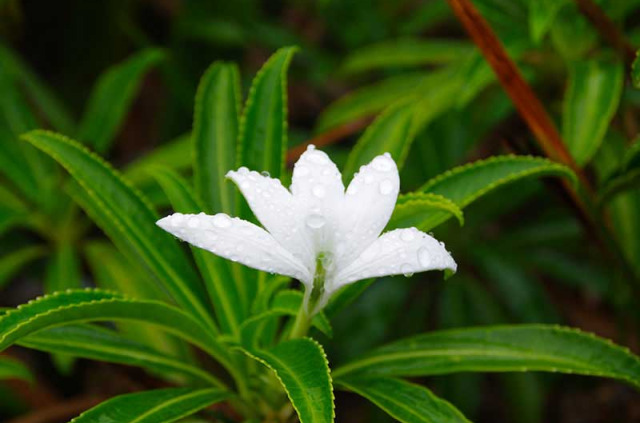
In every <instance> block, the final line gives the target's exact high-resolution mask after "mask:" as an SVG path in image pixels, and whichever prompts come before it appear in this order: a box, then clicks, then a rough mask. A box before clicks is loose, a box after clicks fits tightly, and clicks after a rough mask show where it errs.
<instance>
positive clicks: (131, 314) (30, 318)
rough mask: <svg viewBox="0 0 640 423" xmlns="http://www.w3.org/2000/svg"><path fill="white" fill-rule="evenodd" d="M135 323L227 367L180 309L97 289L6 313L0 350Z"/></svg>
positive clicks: (0, 322) (0, 324)
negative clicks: (53, 332) (78, 328)
mask: <svg viewBox="0 0 640 423" xmlns="http://www.w3.org/2000/svg"><path fill="white" fill-rule="evenodd" d="M112 320H115V321H119V320H125V321H138V322H144V323H150V324H153V325H156V326H158V327H161V328H162V329H164V330H166V331H167V332H169V333H172V334H174V335H176V336H178V337H179V338H182V339H184V340H186V341H188V342H190V343H192V344H194V345H196V346H198V347H200V348H201V349H202V350H203V351H206V352H207V353H209V354H210V355H211V356H212V357H214V358H216V359H217V360H219V361H220V362H221V363H222V364H223V365H228V362H229V361H228V356H227V353H226V351H225V350H223V349H222V347H221V346H220V345H219V344H218V343H217V342H216V341H215V339H214V337H215V334H214V333H213V332H211V331H210V330H208V329H206V328H205V327H204V326H203V325H202V324H201V323H200V322H198V321H197V320H195V319H194V318H192V317H190V316H189V315H188V314H186V313H185V312H183V311H182V310H180V309H178V308H176V307H173V306H170V305H167V304H164V303H161V302H159V301H150V300H133V299H127V298H124V297H122V296H121V295H119V294H116V293H113V292H108V291H101V290H69V291H64V292H57V293H54V294H50V295H47V296H44V297H40V298H38V299H36V300H33V301H31V302H29V303H28V304H24V305H22V306H20V307H18V308H16V309H12V310H9V311H7V312H6V313H5V314H4V315H2V317H0V351H3V350H5V349H6V348H7V347H9V346H11V345H12V344H14V343H16V342H17V341H20V340H21V339H23V338H24V337H26V336H28V335H31V334H32V333H34V332H37V331H39V330H43V329H49V328H53V327H57V326H62V325H69V324H74V323H83V322H90V321H112Z"/></svg>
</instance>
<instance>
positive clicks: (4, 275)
mask: <svg viewBox="0 0 640 423" xmlns="http://www.w3.org/2000/svg"><path fill="white" fill-rule="evenodd" d="M46 253H47V250H46V249H45V248H44V247H42V246H40V245H34V246H29V247H24V248H20V249H17V250H15V251H12V252H9V253H7V254H4V255H3V256H2V257H1V258H0V288H2V287H3V286H4V285H6V284H7V283H9V282H10V281H11V278H12V277H13V276H14V275H15V274H16V273H18V272H19V271H20V270H21V269H22V268H24V267H25V266H26V265H28V264H29V263H31V262H32V261H34V260H36V259H38V258H40V257H42V256H44V255H45V254H46Z"/></svg>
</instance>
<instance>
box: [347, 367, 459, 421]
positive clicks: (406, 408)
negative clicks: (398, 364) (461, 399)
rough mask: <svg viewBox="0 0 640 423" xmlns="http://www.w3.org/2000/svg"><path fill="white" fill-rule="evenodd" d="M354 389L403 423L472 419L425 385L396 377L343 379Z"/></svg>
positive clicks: (351, 389) (348, 387) (349, 388)
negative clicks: (467, 417)
mask: <svg viewBox="0 0 640 423" xmlns="http://www.w3.org/2000/svg"><path fill="white" fill-rule="evenodd" d="M336 383H337V385H338V386H341V387H343V388H346V389H348V390H349V391H353V392H355V393H357V394H358V395H360V396H363V397H365V398H367V399H368V400H369V401H371V402H372V403H374V404H375V405H377V406H378V407H380V408H381V409H383V410H384V411H385V412H386V413H387V414H389V415H390V416H391V417H393V418H394V419H395V420H397V421H399V422H402V423H469V420H467V419H466V418H465V417H464V416H463V415H462V413H460V411H458V410H457V409H456V408H455V407H454V406H453V405H451V404H450V403H448V402H447V401H445V400H443V399H441V398H438V397H436V396H435V395H433V393H432V392H431V391H430V390H428V389H427V388H425V387H422V386H420V385H416V384H413V383H409V382H407V381H404V380H399V379H393V378H365V379H357V378H352V379H340V381H339V382H336Z"/></svg>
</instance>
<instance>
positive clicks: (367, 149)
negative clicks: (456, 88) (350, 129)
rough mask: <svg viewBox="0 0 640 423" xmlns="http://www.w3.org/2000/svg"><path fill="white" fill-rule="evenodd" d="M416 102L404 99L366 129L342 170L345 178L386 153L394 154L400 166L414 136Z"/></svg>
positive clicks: (349, 177) (349, 178) (347, 178)
mask: <svg viewBox="0 0 640 423" xmlns="http://www.w3.org/2000/svg"><path fill="white" fill-rule="evenodd" d="M415 113H416V110H415V105H414V104H413V103H406V102H401V103H400V104H398V105H394V106H391V107H389V108H388V109H387V110H386V111H385V112H383V113H382V114H381V115H380V116H378V118H377V119H376V120H375V121H374V122H373V123H372V124H371V125H369V127H368V128H367V130H366V131H365V132H364V134H363V135H362V136H361V137H360V138H359V139H358V142H357V143H356V145H355V147H354V148H353V149H352V150H351V153H349V157H348V158H347V163H346V164H345V166H344V170H343V172H342V175H343V178H344V179H345V180H351V178H352V177H353V174H354V173H356V172H357V171H358V169H359V168H360V166H363V165H365V164H367V163H369V162H370V161H371V160H373V159H374V157H376V156H379V155H381V154H384V153H389V154H391V157H393V159H394V160H395V162H396V164H397V165H398V168H399V169H402V165H403V164H404V161H405V159H406V157H407V154H409V148H410V147H411V144H412V143H413V140H414V138H415V132H414V116H415Z"/></svg>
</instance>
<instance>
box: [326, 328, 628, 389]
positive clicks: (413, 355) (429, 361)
mask: <svg viewBox="0 0 640 423" xmlns="http://www.w3.org/2000/svg"><path fill="white" fill-rule="evenodd" d="M520 371H547V372H562V373H576V374H581V375H589V376H602V377H610V378H614V379H618V380H622V381H625V382H628V383H630V384H632V385H635V386H636V387H640V359H639V358H638V357H636V356H634V355H633V354H631V353H630V352H629V350H628V349H625V348H622V347H619V346H617V345H614V344H613V343H612V342H611V341H609V340H605V339H602V338H598V337H596V336H595V335H592V334H588V333H584V332H581V331H579V330H576V329H571V328H563V327H559V326H547V325H515V326H491V327H482V328H472V329H454V330H445V331H438V332H432V333H428V334H424V335H419V336H416V337H411V338H407V339H404V340H400V341H397V342H394V343H392V344H389V345H387V346H384V347H381V348H378V349H376V350H374V351H373V352H371V353H369V354H366V355H365V356H364V357H360V358H359V359H357V360H355V361H353V362H351V363H349V364H346V365H344V366H342V367H340V368H338V369H337V370H336V371H334V372H333V377H334V378H335V379H336V380H338V379H342V378H344V377H346V376H349V377H355V376H357V377H365V376H366V377H369V376H376V377H378V376H428V375H438V374H449V373H457V372H520Z"/></svg>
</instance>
